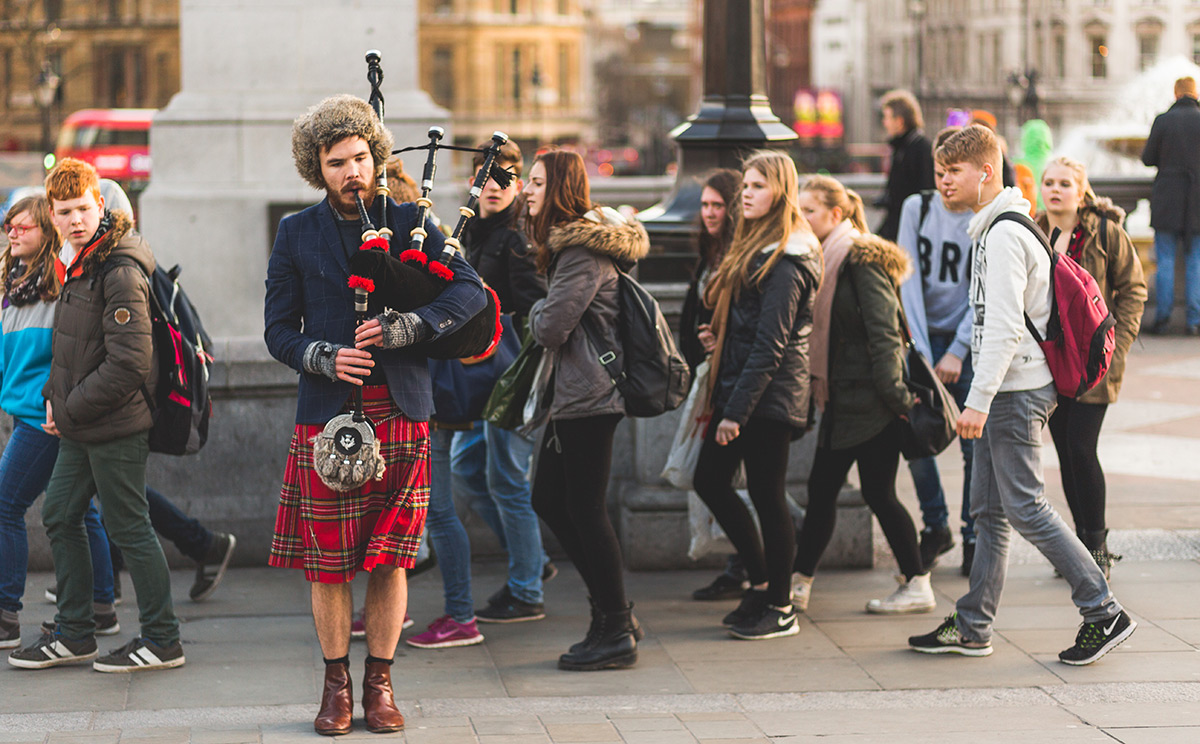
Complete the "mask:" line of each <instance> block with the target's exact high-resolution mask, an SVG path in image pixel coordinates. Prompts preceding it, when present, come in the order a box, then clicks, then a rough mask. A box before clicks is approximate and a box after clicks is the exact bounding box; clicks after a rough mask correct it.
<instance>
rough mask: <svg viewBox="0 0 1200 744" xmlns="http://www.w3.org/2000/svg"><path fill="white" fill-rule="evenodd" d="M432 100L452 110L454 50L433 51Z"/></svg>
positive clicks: (442, 47)
mask: <svg viewBox="0 0 1200 744" xmlns="http://www.w3.org/2000/svg"><path fill="white" fill-rule="evenodd" d="M432 92H433V100H435V101H437V102H438V103H439V104H441V105H442V106H445V107H446V108H449V109H453V108H454V48H453V47H448V46H439V47H434V49H433V91H432Z"/></svg>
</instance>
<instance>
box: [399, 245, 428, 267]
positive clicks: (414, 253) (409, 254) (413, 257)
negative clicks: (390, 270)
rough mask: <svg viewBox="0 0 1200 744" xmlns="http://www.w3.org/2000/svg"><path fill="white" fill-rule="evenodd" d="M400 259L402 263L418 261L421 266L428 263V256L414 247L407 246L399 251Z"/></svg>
mask: <svg viewBox="0 0 1200 744" xmlns="http://www.w3.org/2000/svg"><path fill="white" fill-rule="evenodd" d="M400 260H401V261H403V262H404V263H419V264H421V265H422V266H424V265H425V264H427V263H429V257H428V256H426V255H425V251H419V250H417V249H416V248H409V249H408V250H406V251H404V252H403V253H401V254H400Z"/></svg>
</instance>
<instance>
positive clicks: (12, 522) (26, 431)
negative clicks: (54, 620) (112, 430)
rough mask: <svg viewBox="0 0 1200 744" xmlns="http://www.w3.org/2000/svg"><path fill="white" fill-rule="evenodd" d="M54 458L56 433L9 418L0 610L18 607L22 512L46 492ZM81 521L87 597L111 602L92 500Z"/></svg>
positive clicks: (25, 556)
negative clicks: (87, 556) (88, 558)
mask: <svg viewBox="0 0 1200 744" xmlns="http://www.w3.org/2000/svg"><path fill="white" fill-rule="evenodd" d="M57 457H58V437H54V436H51V435H49V434H47V433H46V432H44V431H42V430H41V429H36V428H34V427H32V426H30V425H29V424H27V423H25V422H24V421H21V420H20V419H18V418H14V419H13V432H12V436H11V437H9V439H8V445H7V446H5V448H4V455H3V457H0V610H8V611H9V612H20V611H21V607H22V605H21V596H22V595H23V594H24V593H25V575H26V573H27V572H28V570H29V538H28V535H27V534H26V532H25V512H27V511H28V510H29V507H30V506H32V505H33V502H34V501H35V500H36V499H37V497H38V496H39V495H40V494H41V493H42V491H45V490H46V484H47V483H49V482H50V473H51V472H52V471H53V470H54V460H55V459H56V458H57ZM84 525H85V526H86V527H87V539H88V548H89V549H90V551H91V554H92V601H93V602H100V603H102V604H112V601H113V568H112V563H111V562H110V560H109V557H108V535H106V534H105V532H104V527H103V526H102V525H101V524H100V512H99V511H97V510H96V505H95V504H89V506H88V510H87V514H86V515H85V517H84Z"/></svg>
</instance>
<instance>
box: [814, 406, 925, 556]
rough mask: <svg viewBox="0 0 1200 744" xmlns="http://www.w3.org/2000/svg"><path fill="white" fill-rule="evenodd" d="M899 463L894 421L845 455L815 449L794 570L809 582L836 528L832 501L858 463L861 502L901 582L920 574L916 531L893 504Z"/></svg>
mask: <svg viewBox="0 0 1200 744" xmlns="http://www.w3.org/2000/svg"><path fill="white" fill-rule="evenodd" d="M899 460H900V427H899V421H896V422H893V423H891V424H889V425H888V427H887V428H886V429H884V430H883V431H881V432H880V433H879V434H876V435H875V436H874V437H872V438H871V439H868V440H867V441H865V442H863V443H862V444H856V445H854V446H853V447H848V448H846V449H825V448H823V447H817V453H816V455H815V457H814V459H813V469H812V473H811V474H810V475H809V476H808V511H807V512H806V513H805V515H804V527H803V528H801V530H800V536H799V537H798V538H797V541H798V548H797V551H796V566H795V568H796V570H797V571H799V572H800V573H802V574H804V575H805V576H813V575H815V573H816V570H817V564H818V563H819V562H820V560H821V555H822V554H823V553H824V552H825V548H826V547H828V545H829V540H830V538H831V537H833V528H834V525H835V524H836V522H837V497H838V493H839V492H840V491H841V490H842V486H843V485H845V484H846V475H847V474H848V473H849V472H850V466H851V465H853V464H854V463H855V462H857V463H858V479H859V481H860V482H861V483H862V497H863V501H865V502H867V506H869V507H870V508H871V511H872V512H874V514H875V516H876V517H877V518H878V519H879V526H880V527H882V528H883V534H884V536H886V537H887V541H888V545H890V546H891V548H892V554H893V555H895V556H896V562H897V563H898V564H900V572H901V573H903V574H904V576H905V578H907V579H911V578H912V577H914V576H916V575H918V574H920V573H922V567H921V553H920V550H919V549H918V547H917V530H916V527H914V526H913V521H912V517H910V516H909V514H908V510H907V509H905V508H904V505H903V504H901V503H900V500H899V499H897V498H896V467H897V466H898V464H899Z"/></svg>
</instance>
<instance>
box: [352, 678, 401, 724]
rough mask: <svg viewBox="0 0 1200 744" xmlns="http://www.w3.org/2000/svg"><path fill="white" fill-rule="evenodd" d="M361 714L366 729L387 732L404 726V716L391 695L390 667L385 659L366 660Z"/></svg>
mask: <svg viewBox="0 0 1200 744" xmlns="http://www.w3.org/2000/svg"><path fill="white" fill-rule="evenodd" d="M362 706H363V716H364V717H365V718H366V719H367V731H370V732H371V733H372V734H387V733H390V732H392V731H399V730H401V729H403V728H404V716H403V715H401V713H400V711H399V710H398V709H397V708H396V701H395V699H394V698H393V697H392V667H391V666H390V665H389V664H388V663H387V662H386V661H368V662H367V669H366V672H365V673H364V674H363V691H362Z"/></svg>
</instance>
